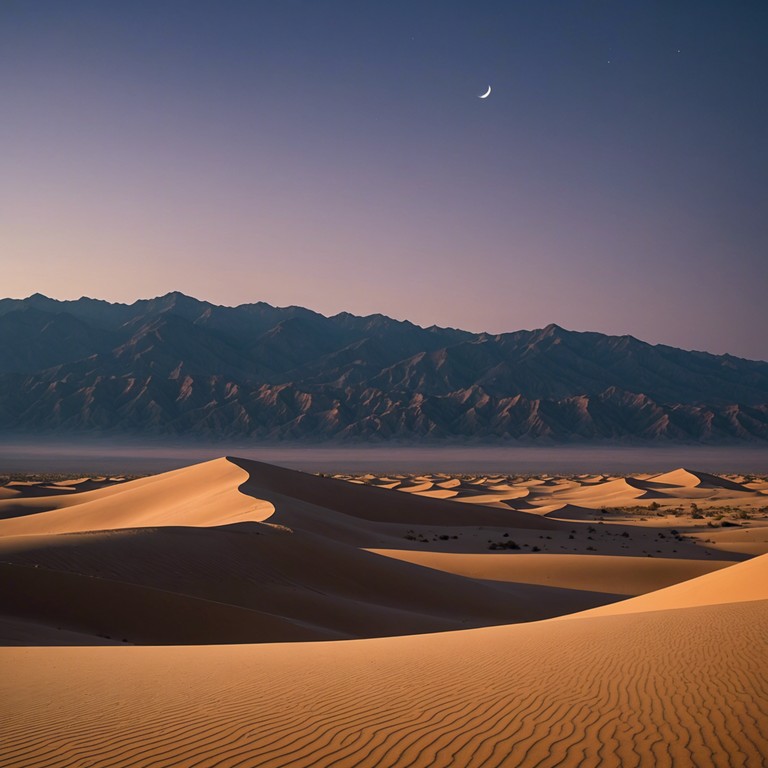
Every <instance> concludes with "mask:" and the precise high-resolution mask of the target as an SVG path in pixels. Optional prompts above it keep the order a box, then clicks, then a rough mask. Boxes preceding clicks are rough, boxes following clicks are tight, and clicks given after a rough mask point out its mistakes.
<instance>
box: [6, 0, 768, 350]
mask: <svg viewBox="0 0 768 768" xmlns="http://www.w3.org/2000/svg"><path fill="white" fill-rule="evenodd" d="M766 41H768V3H766V2H764V1H763V0H757V1H755V2H749V1H747V0H744V1H738V0H722V1H721V2H712V1H709V0H695V2H685V1H684V0H679V1H675V2H671V1H670V0H663V1H661V2H654V1H653V0H638V1H637V2H635V1H632V0H626V1H625V2H622V1H621V0H599V1H598V0H592V1H589V2H587V1H586V0H584V1H581V0H559V1H558V2H555V1H554V0H535V2H534V0H528V1H527V2H519V1H515V0H506V1H505V2H490V1H484V0H473V1H471V2H470V1H469V0H468V1H466V2H453V1H452V0H440V2H429V1H427V0H408V1H407V2H400V0H387V2H372V1H368V0H350V1H349V2H346V1H344V2H337V1H335V0H303V1H299V0H280V1H279V2H278V1H277V0H273V1H271V2H261V1H260V0H252V1H250V2H239V1H237V0H210V1H207V2H197V1H196V0H185V1H184V2H182V1H181V0H153V1H152V2H144V1H143V0H125V1H124V2H123V1H120V0H115V1H114V2H106V3H105V2H102V1H101V0H94V1H92V2H83V1H81V0H67V2H61V0H55V1H53V2H49V1H45V0H3V2H2V3H0V99H1V101H0V295H2V296H11V297H23V296H27V295H30V294H32V293H35V292H40V293H44V294H46V295H48V296H52V297H54V298H60V299H70V298H78V297H80V296H82V295H87V296H93V297H97V298H103V299H107V300H110V301H123V302H131V301H134V300H136V299H138V298H148V297H152V296H157V295H161V294H164V293H167V292H169V291H173V290H179V291H182V292H184V293H187V294H190V295H193V296H196V297H198V298H201V299H206V300H209V301H212V302H214V303H218V304H227V305H236V304H240V303H246V302H255V301H267V302H269V303H271V304H275V305H279V306H286V305H291V304H297V305H301V306H306V307H309V308H311V309H314V310H317V311H320V312H323V313H324V314H334V313H336V312H339V311H349V312H353V313H355V314H371V313H374V312H380V313H383V314H386V315H389V316H391V317H396V318H398V319H409V320H411V321H413V322H416V323H418V324H420V325H425V326H428V325H432V324H433V323H434V324H437V325H443V326H453V327H460V328H465V329H467V330H472V331H489V332H494V333H498V332H504V331H513V330H517V329H521V328H537V327H543V326H545V325H547V324H549V323H557V324H559V325H561V326H564V327H566V328H570V329H573V330H595V331H601V332H603V333H610V334H625V333H629V334H632V335H634V336H636V337H638V338H641V339H643V340H645V341H649V342H652V343H665V344H671V345H674V346H679V347H683V348H686V349H700V350H706V351H709V352H715V353H725V352H729V353H731V354H735V355H738V356H742V357H749V358H753V359H763V360H768V333H766V330H767V329H768V298H767V297H768V248H767V244H768V142H767V141H766V136H768V89H767V88H766V87H765V79H766V74H767V73H768V42H766ZM488 86H491V88H492V91H491V94H490V96H489V97H488V98H486V99H481V98H479V96H480V95H481V94H483V93H484V92H485V91H486V90H487V88H488Z"/></svg>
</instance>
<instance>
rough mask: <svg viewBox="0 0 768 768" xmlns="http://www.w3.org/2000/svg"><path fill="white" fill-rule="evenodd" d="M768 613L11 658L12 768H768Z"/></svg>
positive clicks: (700, 613) (758, 608)
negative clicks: (118, 767) (722, 767)
mask: <svg viewBox="0 0 768 768" xmlns="http://www.w3.org/2000/svg"><path fill="white" fill-rule="evenodd" d="M767 629H768V601H765V600H763V601H756V602H744V603H738V604H723V605H716V606H706V607H697V608H687V609H679V610H669V611H659V612H651V613H644V614H629V615H622V616H610V617H599V618H585V619H574V620H571V621H567V622H539V623H536V624H529V625H518V626H511V627H496V628H488V629H481V630H471V631H466V632H454V633H445V634H441V635H429V636H417V637H396V638H385V639H376V640H363V641H348V642H332V643H305V644H304V643H303V644H284V645H261V646H252V645H248V646H207V647H182V648H168V647H166V648H148V647H144V648H141V647H135V648H130V647H129V648H126V647H123V648H87V649H85V648H57V649H55V654H53V653H52V652H51V650H50V649H42V648H17V649H5V650H2V651H0V661H1V662H2V668H3V677H2V682H0V696H1V698H0V701H2V704H1V705H0V707H2V710H4V711H3V712H2V713H1V714H2V717H0V764H2V765H3V766H7V767H8V768H10V767H11V766H19V767H21V766H23V768H34V767H36V766H46V767H51V766H62V767H64V766H67V767H71V768H74V767H75V766H78V767H80V768H82V767H83V766H94V767H96V766H98V767H99V768H107V767H117V766H126V767H127V766H188V767H189V768H193V767H194V768H204V767H210V768H212V767H213V766H215V767H216V768H235V767H238V768H248V767H249V766H270V767H271V768H278V767H280V766H283V767H285V768H287V767H288V766H290V767H291V768H301V767H302V766H306V767H309V766H311V767H312V768H323V767H324V766H382V767H386V766H399V767H402V768H405V767H406V766H413V767H414V768H416V767H418V766H424V767H426V766H434V767H435V768H440V767H441V766H478V767H479V766H482V767H483V768H494V766H526V767H527V766H531V767H533V766H537V767H539V768H546V767H548V766H552V767H553V768H554V766H584V767H586V768H588V767H589V766H616V767H617V768H618V767H619V766H621V768H633V767H635V766H651V765H653V766H675V767H676V768H679V767H680V766H702V768H704V767H705V766H706V767H707V768H709V767H710V766H750V767H751V766H762V765H765V764H766V762H765V755H768V664H766V658H768V643H767V642H766V640H767V637H766V635H767V632H766V630H767Z"/></svg>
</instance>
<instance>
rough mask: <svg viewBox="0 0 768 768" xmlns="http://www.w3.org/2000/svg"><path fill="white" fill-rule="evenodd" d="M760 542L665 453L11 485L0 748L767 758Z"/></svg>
mask: <svg viewBox="0 0 768 768" xmlns="http://www.w3.org/2000/svg"><path fill="white" fill-rule="evenodd" d="M377 486H378V487H377ZM766 553H768V482H766V481H765V480H764V479H761V478H760V477H753V476H747V477H745V476H728V477H719V476H715V475H709V474H704V473H698V472H695V471H691V470H683V469H678V470H674V471H671V472H667V473H664V474H662V475H655V476H632V477H614V476H611V477H605V476H587V475H583V476H578V477H523V476H510V475H505V476H501V475H499V476H463V475H423V476H419V477H412V476H405V475H403V476H392V477H381V476H374V475H360V476H345V477H336V478H329V477H315V476H312V475H305V474H302V473H299V472H296V471H293V470H285V469H280V468H277V467H272V466H270V465H267V464H261V463H257V462H249V461H245V460H241V459H218V460H215V461H211V462H206V463H204V464H200V465H195V466H192V467H188V468H185V469H181V470H177V471H175V472H169V473H165V474H163V475H157V476H153V477H148V478H143V479H140V480H133V481H129V482H123V481H122V480H121V479H120V478H82V479H81V480H74V481H73V480H67V481H59V482H55V481H48V482H46V481H40V482H28V483H18V482H17V483H9V484H6V486H5V487H3V488H0V574H2V578H3V589H2V591H1V592H0V641H1V642H2V644H3V646H4V647H2V648H0V669H1V671H2V674H1V675H0V702H1V703H0V765H3V766H25V767H26V766H37V765H39V766H261V765H265V766H266V765H268V766H336V765H340V766H357V765H370V766H410V765H413V766H465V765H466V766H469V765H477V766H494V765H509V766H534V765H536V766H539V765H541V766H559V765H573V766H582V765H585V766H589V765H616V766H636V765H649V766H650V765H670V766H687V765H700V766H712V765H717V766H760V765H764V764H766V763H765V760H766V758H765V756H766V755H768V661H767V659H768V554H766Z"/></svg>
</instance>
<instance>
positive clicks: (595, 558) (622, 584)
mask: <svg viewBox="0 0 768 768" xmlns="http://www.w3.org/2000/svg"><path fill="white" fill-rule="evenodd" d="M374 551H375V552H378V553H379V554H382V555H386V556H387V557H393V558H395V559H397V560H404V561H406V562H409V563H417V564H418V565H423V566H426V567H427V568H434V569H435V570H438V571H445V572H447V573H455V574H458V575H461V576H468V577H470V578H473V579H488V580H491V581H504V582H515V583H523V584H541V585H542V586H552V587H563V588H566V589H579V590H586V591H594V592H602V593H605V592H606V591H608V590H609V589H610V592H612V593H613V594H618V595H639V594H642V593H644V592H651V591H653V590H657V589H662V588H663V587H667V586H669V585H671V584H678V583H679V582H681V581H686V580H688V579H693V578H696V577H697V576H701V575H703V574H705V573H709V572H710V571H716V570H720V569H721V568H726V567H728V566H730V565H733V563H732V562H731V561H728V560H707V561H702V560H690V559H687V560H675V559H672V558H664V559H661V560H655V559H648V558H645V557H626V556H619V555H586V554H582V555H566V554H557V555H550V554H531V555H526V556H525V557H509V556H508V555H504V554H496V553H492V554H461V553H458V554H457V553H453V552H422V551H418V550H374Z"/></svg>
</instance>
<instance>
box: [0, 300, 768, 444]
mask: <svg viewBox="0 0 768 768" xmlns="http://www.w3.org/2000/svg"><path fill="white" fill-rule="evenodd" d="M0 345H2V346H1V347H0V348H2V349H3V354H2V355H0V429H3V430H5V431H14V432H50V431H55V432H65V433H66V432H82V431H94V430H96V431H100V432H105V433H126V434H152V435H169V436H179V435H194V436H198V437H202V438H235V437H242V438H258V439H264V440H286V439H288V440H306V439H309V440H311V439H361V440H370V439H402V440H411V439H424V438H433V439H441V440H450V439H473V440H491V441H492V440H506V439H515V440H535V441H542V440H545V441H546V440H551V441H564V442H568V441H583V440H588V441H592V440H652V441H663V440H680V441H695V442H718V441H733V440H738V441H744V440H747V441H754V440H756V441H763V440H768V363H765V362H760V361H749V360H742V359H739V358H735V357H732V356H730V355H711V354H708V353H703V352H688V351H684V350H680V349H676V348H674V347H668V346H664V345H655V346H654V345H650V344H646V343H645V342H642V341H639V340H638V339H635V338H633V337H631V336H620V337H619V336H606V335H603V334H600V333H577V332H573V331H567V330H565V329H563V328H560V327H558V326H556V325H550V326H547V327H546V328H543V329H539V330H534V331H516V332H513V333H506V334H496V335H492V334H484V333H481V334H475V333H470V332H467V331H462V330H457V329H452V328H439V327H437V326H432V327H430V328H422V327H420V326H417V325H414V324H413V323H409V322H407V321H397V320H393V319H391V318H388V317H386V316H384V315H371V316H368V317H358V316H355V315H351V314H349V313H341V314H338V315H335V316H332V317H325V316H324V315H321V314H319V313H316V312H313V311H311V310H308V309H304V308H302V307H287V308H279V307H273V306H271V305H269V304H266V303H263V302H259V303H255V304H245V305H241V306H238V307H223V306H217V305H214V304H210V303H209V302H205V301H199V300H197V299H194V298H191V297H189V296H185V295H183V294H181V293H170V294H167V295H166V296H161V297H158V298H155V299H144V300H140V301H137V302H135V303H133V304H130V305H127V304H111V303H109V302H105V301H100V300H96V299H88V298H82V299H79V300H77V301H57V300H54V299H50V298H47V297H45V296H41V295H40V294H35V295H33V296H30V297H29V298H27V299H2V300H0Z"/></svg>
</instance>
